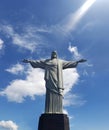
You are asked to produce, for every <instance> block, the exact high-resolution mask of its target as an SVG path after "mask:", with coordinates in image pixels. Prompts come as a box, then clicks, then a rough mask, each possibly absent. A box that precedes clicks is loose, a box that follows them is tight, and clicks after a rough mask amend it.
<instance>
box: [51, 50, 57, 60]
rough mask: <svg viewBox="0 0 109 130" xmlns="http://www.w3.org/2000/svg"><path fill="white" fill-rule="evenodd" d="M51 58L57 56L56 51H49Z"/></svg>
mask: <svg viewBox="0 0 109 130" xmlns="http://www.w3.org/2000/svg"><path fill="white" fill-rule="evenodd" d="M53 58H57V53H56V51H53V52H52V53H51V59H53Z"/></svg>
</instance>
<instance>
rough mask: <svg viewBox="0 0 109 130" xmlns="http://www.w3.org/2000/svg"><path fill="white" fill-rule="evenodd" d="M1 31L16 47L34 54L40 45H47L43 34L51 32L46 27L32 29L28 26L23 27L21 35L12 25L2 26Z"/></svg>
mask: <svg viewBox="0 0 109 130" xmlns="http://www.w3.org/2000/svg"><path fill="white" fill-rule="evenodd" d="M0 30H1V31H2V32H3V33H4V34H5V36H6V37H7V38H11V39H12V43H13V44H14V45H17V46H19V47H20V48H24V49H27V50H30V51H31V52H34V51H35V50H36V48H37V46H38V45H39V44H43V43H45V40H44V37H43V35H42V33H45V32H49V30H48V29H47V28H46V27H40V28H37V27H32V26H26V27H25V28H24V27H22V30H23V31H22V30H21V32H20V33H18V32H17V31H16V30H15V28H14V27H13V26H11V25H8V24H7V25H0Z"/></svg>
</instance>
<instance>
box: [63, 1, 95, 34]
mask: <svg viewBox="0 0 109 130" xmlns="http://www.w3.org/2000/svg"><path fill="white" fill-rule="evenodd" d="M95 1H96V0H87V1H86V2H85V3H84V4H83V5H82V6H81V7H80V8H79V9H78V10H77V11H76V12H75V13H72V14H70V16H69V19H68V22H67V24H66V26H65V32H66V33H67V32H70V31H71V30H73V29H75V27H76V25H77V24H78V22H79V21H80V20H81V18H82V17H83V16H84V15H85V14H86V13H87V11H88V9H89V8H90V7H91V6H92V5H93V4H94V3H95Z"/></svg>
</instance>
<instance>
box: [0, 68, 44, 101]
mask: <svg viewBox="0 0 109 130" xmlns="http://www.w3.org/2000/svg"><path fill="white" fill-rule="evenodd" d="M26 73H27V77H26V79H25V80H22V79H16V80H13V81H12V82H10V84H9V85H8V86H7V87H6V89H5V90H4V91H1V92H0V95H1V96H6V97H7V98H8V100H9V101H14V102H18V103H21V102H23V101H24V100H25V97H27V96H29V97H30V98H31V99H32V100H34V99H35V95H43V94H44V93H45V82H44V73H43V71H42V70H41V69H32V68H31V67H29V68H28V69H27V72H26Z"/></svg>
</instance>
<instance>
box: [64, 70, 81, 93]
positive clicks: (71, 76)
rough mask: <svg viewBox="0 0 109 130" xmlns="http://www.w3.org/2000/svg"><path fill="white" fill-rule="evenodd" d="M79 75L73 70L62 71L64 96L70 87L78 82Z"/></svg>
mask: <svg viewBox="0 0 109 130" xmlns="http://www.w3.org/2000/svg"><path fill="white" fill-rule="evenodd" d="M78 79H79V74H78V73H77V70H76V69H75V68H73V69H66V70H64V71H63V80H64V87H65V90H64V94H66V93H68V92H69V91H70V90H71V89H72V87H73V86H74V85H75V84H76V83H77V82H78Z"/></svg>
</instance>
